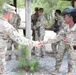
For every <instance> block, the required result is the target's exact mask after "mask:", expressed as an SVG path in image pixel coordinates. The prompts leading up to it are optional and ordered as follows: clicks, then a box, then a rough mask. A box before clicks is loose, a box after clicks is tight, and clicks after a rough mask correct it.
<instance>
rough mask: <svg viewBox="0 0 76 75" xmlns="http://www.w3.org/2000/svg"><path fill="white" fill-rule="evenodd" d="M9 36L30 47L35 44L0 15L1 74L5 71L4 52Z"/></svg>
mask: <svg viewBox="0 0 76 75" xmlns="http://www.w3.org/2000/svg"><path fill="white" fill-rule="evenodd" d="M9 37H10V38H11V39H13V40H14V41H15V42H16V43H18V44H22V45H27V46H28V45H30V46H31V47H33V46H35V43H36V42H34V41H32V40H28V39H26V38H24V37H22V36H20V34H18V32H17V31H16V29H15V28H14V27H13V26H12V25H10V24H9V23H8V22H7V20H6V19H4V18H3V17H0V74H2V75H4V71H5V52H6V50H7V40H8V38H9Z"/></svg>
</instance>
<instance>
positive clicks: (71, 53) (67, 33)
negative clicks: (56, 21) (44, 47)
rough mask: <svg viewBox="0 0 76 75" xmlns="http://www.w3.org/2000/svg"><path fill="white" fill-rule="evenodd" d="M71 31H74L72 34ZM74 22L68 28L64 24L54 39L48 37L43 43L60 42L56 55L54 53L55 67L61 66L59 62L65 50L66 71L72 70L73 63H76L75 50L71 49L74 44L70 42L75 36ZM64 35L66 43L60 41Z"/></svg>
mask: <svg viewBox="0 0 76 75" xmlns="http://www.w3.org/2000/svg"><path fill="white" fill-rule="evenodd" d="M72 32H75V33H74V34H73V33H72ZM75 34H76V24H75V25H74V26H73V27H72V28H70V27H69V25H68V26H66V27H65V28H64V29H63V30H61V31H60V32H59V34H58V35H57V37H56V39H49V40H48V41H47V42H45V43H50V42H51V43H55V42H58V41H61V42H60V46H59V47H58V49H57V55H56V66H55V67H56V69H59V68H60V66H61V62H62V59H63V56H64V54H65V52H66V51H67V52H68V71H72V70H74V65H75V64H76V63H75V62H76V50H74V49H73V46H75V45H76V44H74V43H72V42H73V39H75V38H76V35H75ZM63 37H66V38H67V39H68V43H64V42H63V41H62V38H63Z"/></svg>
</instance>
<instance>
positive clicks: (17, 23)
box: [6, 4, 21, 60]
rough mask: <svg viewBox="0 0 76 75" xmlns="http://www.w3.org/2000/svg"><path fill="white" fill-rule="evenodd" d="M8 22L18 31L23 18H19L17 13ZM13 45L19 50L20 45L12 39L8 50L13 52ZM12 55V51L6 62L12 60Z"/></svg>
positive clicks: (9, 41)
mask: <svg viewBox="0 0 76 75" xmlns="http://www.w3.org/2000/svg"><path fill="white" fill-rule="evenodd" d="M10 5H12V4H10ZM12 6H14V5H12ZM15 11H16V10H15ZM8 22H9V23H10V24H11V25H12V26H13V27H14V28H15V29H16V30H17V31H18V28H19V26H20V23H21V18H20V16H19V14H17V13H15V14H13V17H12V19H10V20H9V21H8ZM12 44H13V45H14V48H15V50H17V49H18V44H17V43H16V42H15V41H13V40H12V39H10V38H9V39H8V46H7V50H12ZM11 55H12V51H10V52H9V53H8V57H7V59H6V60H10V59H11ZM17 57H18V55H17V53H16V58H17Z"/></svg>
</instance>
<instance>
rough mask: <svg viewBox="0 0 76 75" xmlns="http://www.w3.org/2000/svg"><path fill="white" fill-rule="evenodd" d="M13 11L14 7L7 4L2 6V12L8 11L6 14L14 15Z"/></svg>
mask: <svg viewBox="0 0 76 75" xmlns="http://www.w3.org/2000/svg"><path fill="white" fill-rule="evenodd" d="M15 9H16V8H15V7H14V6H11V5H9V4H4V6H3V10H5V11H8V12H12V13H16V12H15Z"/></svg>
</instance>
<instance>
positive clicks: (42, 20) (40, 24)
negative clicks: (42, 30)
mask: <svg viewBox="0 0 76 75" xmlns="http://www.w3.org/2000/svg"><path fill="white" fill-rule="evenodd" d="M44 24H45V17H44V16H40V17H39V18H38V22H37V24H36V25H35V28H36V29H37V28H39V27H40V26H42V25H44Z"/></svg>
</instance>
